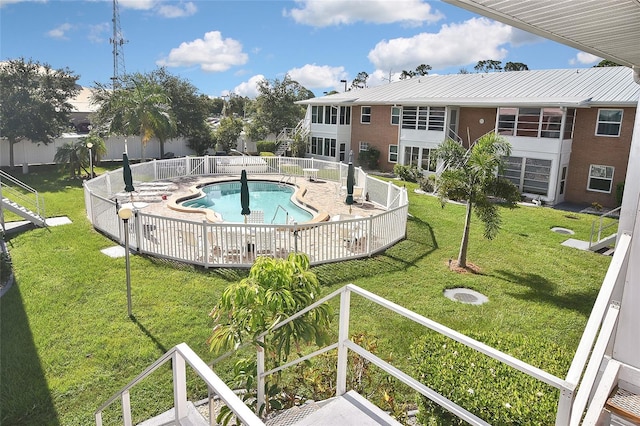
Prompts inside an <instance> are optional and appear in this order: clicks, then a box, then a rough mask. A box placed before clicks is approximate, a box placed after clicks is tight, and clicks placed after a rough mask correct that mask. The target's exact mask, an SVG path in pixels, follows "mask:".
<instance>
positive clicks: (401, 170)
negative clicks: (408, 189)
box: [393, 164, 422, 182]
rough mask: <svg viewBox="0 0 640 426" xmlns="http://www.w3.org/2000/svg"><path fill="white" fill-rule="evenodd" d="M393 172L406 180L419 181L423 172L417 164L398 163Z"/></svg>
mask: <svg viewBox="0 0 640 426" xmlns="http://www.w3.org/2000/svg"><path fill="white" fill-rule="evenodd" d="M393 173H394V174H395V175H396V176H398V177H399V178H400V179H402V180H404V181H406V182H418V179H419V178H420V177H422V172H421V171H420V169H419V168H418V166H416V165H415V164H412V165H410V166H403V165H402V164H396V165H395V166H393Z"/></svg>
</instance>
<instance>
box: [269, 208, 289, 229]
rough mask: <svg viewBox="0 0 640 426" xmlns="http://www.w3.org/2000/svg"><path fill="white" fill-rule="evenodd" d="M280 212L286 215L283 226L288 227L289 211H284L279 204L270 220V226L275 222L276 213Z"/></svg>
mask: <svg viewBox="0 0 640 426" xmlns="http://www.w3.org/2000/svg"><path fill="white" fill-rule="evenodd" d="M280 210H282V211H284V213H285V214H286V220H285V225H289V211H288V210H287V209H285V208H284V207H282V205H281V204H278V207H276V212H275V213H274V214H273V217H272V218H271V222H269V223H271V224H273V222H274V221H275V220H276V216H277V215H278V212H279V211H280Z"/></svg>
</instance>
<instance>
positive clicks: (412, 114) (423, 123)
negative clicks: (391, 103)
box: [402, 106, 445, 132]
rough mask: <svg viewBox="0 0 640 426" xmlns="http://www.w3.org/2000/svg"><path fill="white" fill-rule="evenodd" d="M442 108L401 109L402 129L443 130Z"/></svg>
mask: <svg viewBox="0 0 640 426" xmlns="http://www.w3.org/2000/svg"><path fill="white" fill-rule="evenodd" d="M444 116H445V108H444V107H428V106H420V107H417V106H405V107H403V108H402V128H403V129H414V130H435V131H440V132H441V131H443V130H444Z"/></svg>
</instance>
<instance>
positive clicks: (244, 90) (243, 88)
mask: <svg viewBox="0 0 640 426" xmlns="http://www.w3.org/2000/svg"><path fill="white" fill-rule="evenodd" d="M262 80H265V77H264V75H262V74H258V75H254V76H253V77H251V78H250V79H249V81H245V82H244V83H240V84H239V85H237V86H236V87H234V89H233V93H235V94H238V95H240V96H246V97H248V98H251V99H255V98H256V97H257V96H258V83H259V82H260V81H262Z"/></svg>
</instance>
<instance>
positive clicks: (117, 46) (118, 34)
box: [109, 0, 127, 89]
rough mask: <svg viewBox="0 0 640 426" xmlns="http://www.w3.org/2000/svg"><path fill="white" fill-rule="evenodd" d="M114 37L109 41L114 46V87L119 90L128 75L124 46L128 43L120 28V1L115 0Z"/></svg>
mask: <svg viewBox="0 0 640 426" xmlns="http://www.w3.org/2000/svg"><path fill="white" fill-rule="evenodd" d="M112 21H113V37H112V38H110V39H109V43H111V44H112V45H113V77H111V80H112V87H113V89H117V88H118V87H120V83H121V82H120V79H121V78H122V76H123V75H125V74H126V70H125V67H124V50H123V49H122V46H123V45H124V44H125V43H127V40H125V39H124V38H123V37H122V30H121V28H120V12H118V0H113V18H112Z"/></svg>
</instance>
